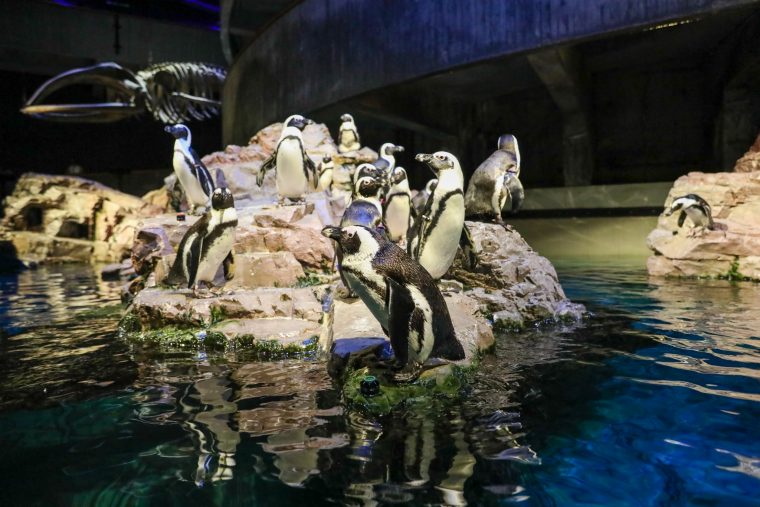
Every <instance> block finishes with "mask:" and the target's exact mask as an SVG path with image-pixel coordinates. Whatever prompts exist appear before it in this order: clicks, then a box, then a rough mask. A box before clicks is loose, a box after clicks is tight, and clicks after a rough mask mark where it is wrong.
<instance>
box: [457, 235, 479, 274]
mask: <svg viewBox="0 0 760 507" xmlns="http://www.w3.org/2000/svg"><path fill="white" fill-rule="evenodd" d="M459 246H460V248H462V253H463V254H464V267H465V268H466V269H469V270H473V269H475V267H476V266H477V265H478V254H477V250H476V248H475V242H474V241H473V240H472V234H470V229H468V228H467V224H464V225H463V226H462V234H461V235H460V236H459Z"/></svg>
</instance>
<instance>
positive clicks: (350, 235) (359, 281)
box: [322, 225, 465, 380]
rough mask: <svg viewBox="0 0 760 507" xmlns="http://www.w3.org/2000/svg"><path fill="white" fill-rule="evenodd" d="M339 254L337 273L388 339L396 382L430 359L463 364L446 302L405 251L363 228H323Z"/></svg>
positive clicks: (421, 268)
mask: <svg viewBox="0 0 760 507" xmlns="http://www.w3.org/2000/svg"><path fill="white" fill-rule="evenodd" d="M322 234H323V235H324V236H326V237H328V238H330V239H332V240H334V241H335V242H336V243H337V244H338V246H339V247H340V249H341V250H342V251H343V262H342V263H341V267H340V269H341V272H342V273H343V274H344V275H345V277H346V278H347V279H349V280H351V283H352V285H354V286H355V287H356V292H357V294H358V295H359V297H360V298H361V299H362V301H363V302H364V303H365V304H366V305H367V307H368V308H369V309H370V311H371V312H372V314H373V315H374V316H375V317H376V318H377V319H378V321H379V322H380V324H381V325H382V326H383V329H384V330H386V333H387V334H388V337H389V338H390V342H391V347H392V348H393V353H394V356H395V358H396V365H395V366H396V369H397V370H399V374H398V376H397V377H396V378H397V380H409V379H410V378H413V377H414V376H415V375H416V373H418V372H419V370H420V367H421V366H422V365H423V364H424V363H425V361H427V360H428V359H429V358H442V359H448V360H459V359H464V357H465V354H464V349H463V347H462V344H461V343H460V342H459V340H458V339H457V337H456V333H455V331H454V326H453V324H452V323H451V317H450V315H449V311H448V307H447V306H446V301H445V300H444V299H443V296H442V295H441V292H440V290H439V289H438V286H437V285H436V283H435V280H433V278H432V277H431V276H430V274H429V273H428V272H427V271H426V270H425V269H424V268H423V267H422V266H421V265H420V263H419V262H417V261H416V260H414V259H413V258H412V257H410V256H409V255H408V254H407V253H406V252H404V250H403V249H401V248H400V247H399V246H397V245H396V244H394V243H393V242H391V241H389V240H388V239H387V238H385V237H383V235H382V234H380V233H379V232H378V231H376V230H373V229H370V228H368V227H363V226H356V225H352V226H347V227H331V226H328V227H325V228H324V229H322Z"/></svg>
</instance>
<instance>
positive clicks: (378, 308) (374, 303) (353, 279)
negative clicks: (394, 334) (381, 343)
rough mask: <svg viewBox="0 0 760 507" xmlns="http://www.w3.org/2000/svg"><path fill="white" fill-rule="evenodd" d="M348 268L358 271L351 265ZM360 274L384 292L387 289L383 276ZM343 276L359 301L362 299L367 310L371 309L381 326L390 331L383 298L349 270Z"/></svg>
mask: <svg viewBox="0 0 760 507" xmlns="http://www.w3.org/2000/svg"><path fill="white" fill-rule="evenodd" d="M344 261H345V259H344ZM343 264H344V266H345V265H346V263H345V262H344V263H343ZM348 266H349V268H354V269H356V268H355V266H351V265H350V263H349V264H348ZM360 272H361V274H362V278H364V279H365V280H369V281H371V282H373V283H375V284H377V285H378V286H379V287H381V288H382V289H383V290H384V289H385V280H383V278H382V277H381V276H378V275H376V274H375V273H374V271H373V272H372V273H365V272H363V271H360ZM343 276H345V277H346V282H348V285H349V288H350V289H351V290H352V291H354V292H355V293H356V295H357V296H359V299H361V300H362V301H363V302H364V304H365V305H367V308H369V311H370V312H371V313H372V315H373V316H374V317H375V318H376V319H377V321H378V322H379V323H380V325H381V326H383V327H384V328H385V329H388V312H387V311H386V309H385V301H383V297H382V296H380V294H378V293H377V292H375V291H374V290H373V289H372V288H371V287H369V286H368V285H367V284H366V283H365V282H364V281H362V280H360V279H359V277H357V276H356V275H355V274H354V273H353V272H351V271H349V270H346V271H343Z"/></svg>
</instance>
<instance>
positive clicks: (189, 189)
mask: <svg viewBox="0 0 760 507" xmlns="http://www.w3.org/2000/svg"><path fill="white" fill-rule="evenodd" d="M172 165H173V166H174V173H175V174H176V175H177V179H178V180H179V183H180V185H182V189H183V190H184V191H185V196H187V201H188V204H190V205H191V206H207V205H208V201H209V196H207V195H206V193H205V192H204V191H203V187H201V182H200V181H199V180H198V178H196V177H195V174H194V173H193V168H192V167H190V166H189V165H188V164H187V160H186V157H185V154H184V153H182V151H180V150H174V158H173V159H172Z"/></svg>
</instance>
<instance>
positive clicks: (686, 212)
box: [665, 194, 715, 236]
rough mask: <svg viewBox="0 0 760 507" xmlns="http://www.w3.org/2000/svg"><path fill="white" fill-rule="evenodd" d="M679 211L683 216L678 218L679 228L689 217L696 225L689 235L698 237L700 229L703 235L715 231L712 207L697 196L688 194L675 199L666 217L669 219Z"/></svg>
mask: <svg viewBox="0 0 760 507" xmlns="http://www.w3.org/2000/svg"><path fill="white" fill-rule="evenodd" d="M679 210H680V211H681V214H680V215H679V216H678V227H682V226H683V224H684V222H685V221H686V217H689V218H690V219H691V221H692V223H693V224H694V228H693V229H692V230H691V231H689V233H688V235H690V236H694V235H696V234H697V228H698V227H699V228H701V233H703V234H704V232H705V231H706V230H713V229H715V223H714V222H713V219H712V210H711V209H710V205H709V204H708V203H707V201H705V200H704V199H702V198H701V197H700V196H698V195H697V194H686V195H684V196H681V197H678V198H677V199H675V200H674V201H673V203H672V204H671V205H670V208H668V210H667V211H666V212H665V216H666V217H669V216H670V215H672V214H673V213H675V212H676V211H679ZM674 234H675V233H674Z"/></svg>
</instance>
